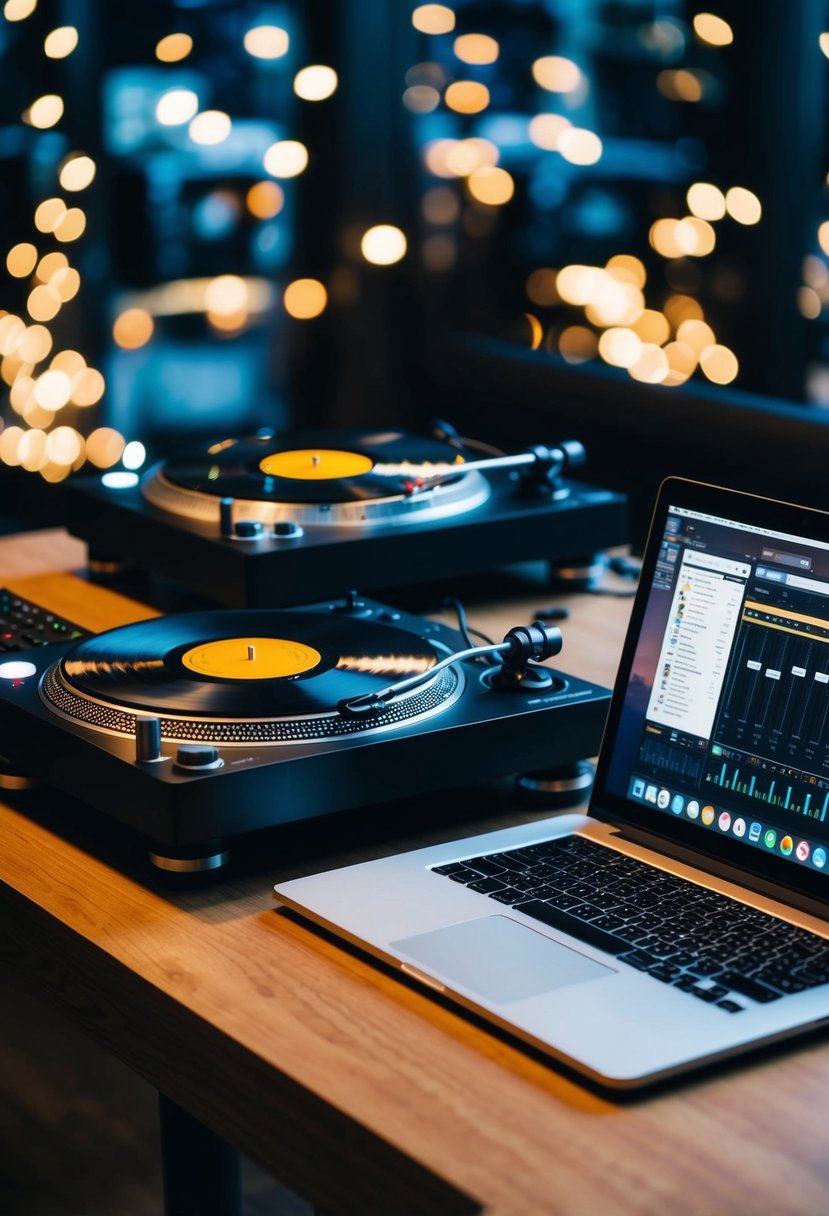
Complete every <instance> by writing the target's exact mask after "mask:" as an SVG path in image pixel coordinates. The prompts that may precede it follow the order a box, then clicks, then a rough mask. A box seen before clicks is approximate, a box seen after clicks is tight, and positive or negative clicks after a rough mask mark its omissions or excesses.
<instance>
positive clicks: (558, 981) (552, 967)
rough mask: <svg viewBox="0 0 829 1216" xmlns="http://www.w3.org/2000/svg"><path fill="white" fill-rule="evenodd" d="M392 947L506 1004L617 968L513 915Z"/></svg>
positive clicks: (405, 939) (434, 971)
mask: <svg viewBox="0 0 829 1216" xmlns="http://www.w3.org/2000/svg"><path fill="white" fill-rule="evenodd" d="M390 944H391V945H392V946H393V947H394V948H395V949H396V950H399V951H400V953H401V954H406V955H408V956H409V957H410V958H412V959H415V960H416V961H417V962H418V963H422V964H423V965H424V966H425V967H427V968H428V970H429V971H430V972H431V973H432V974H434V975H435V976H437V977H439V978H441V979H445V980H447V981H449V983H450V984H451V983H453V982H454V983H457V984H463V986H464V987H465V988H470V989H472V990H473V991H474V992H478V993H480V995H481V996H485V997H486V998H487V999H488V1000H490V1001H499V1002H501V1003H506V1002H508V1001H523V1000H526V998H527V997H531V996H538V995H539V994H540V993H542V992H552V991H553V990H554V989H556V988H567V987H569V986H570V985H571V984H583V983H584V982H585V981H586V980H598V979H602V978H604V977H605V976H609V975H616V972H615V971H614V970H613V968H612V967H605V966H603V965H602V964H601V963H597V962H594V960H593V959H591V958H586V957H585V955H583V954H578V953H577V952H576V951H575V950H571V949H569V947H568V946H563V945H562V944H561V943H560V942H554V941H552V940H551V939H550V938H549V937H545V936H544V935H543V934H542V933H536V932H535V930H534V929H529V928H527V927H526V926H525V925H519V924H518V922H517V921H514V920H511V919H510V918H509V917H508V916H484V917H482V918H481V919H480V920H470V921H466V922H465V923H464V924H461V925H449V926H448V928H445V929H433V930H432V931H431V932H430V933H418V934H417V935H416V936H415V937H402V938H400V939H399V941H396V942H391V943H390Z"/></svg>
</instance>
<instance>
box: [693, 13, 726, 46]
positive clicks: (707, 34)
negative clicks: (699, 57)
mask: <svg viewBox="0 0 829 1216" xmlns="http://www.w3.org/2000/svg"><path fill="white" fill-rule="evenodd" d="M694 33H695V34H696V36H697V38H699V40H700V42H707V43H708V45H709V46H730V45H731V43H732V42H733V41H734V31H733V30H732V28H731V26H730V25H729V24H728V22H727V21H725V20H724V19H723V18H722V17H717V16H715V14H714V13H697V14H696V16H695V17H694Z"/></svg>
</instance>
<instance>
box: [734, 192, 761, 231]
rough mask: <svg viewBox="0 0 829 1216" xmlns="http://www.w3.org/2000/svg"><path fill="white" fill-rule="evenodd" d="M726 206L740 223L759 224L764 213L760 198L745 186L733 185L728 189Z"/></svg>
mask: <svg viewBox="0 0 829 1216" xmlns="http://www.w3.org/2000/svg"><path fill="white" fill-rule="evenodd" d="M725 208H726V211H727V212H728V214H729V215H730V216H731V218H732V219H733V220H736V221H737V223H738V224H759V222H760V220H761V218H762V215H763V207H762V204H761V202H760V200H759V198H758V197H757V195H756V194H754V193H753V191H751V190H747V189H746V188H745V186H732V187H731V189H730V190H728V191H726V195H725Z"/></svg>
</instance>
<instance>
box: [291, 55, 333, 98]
mask: <svg viewBox="0 0 829 1216" xmlns="http://www.w3.org/2000/svg"><path fill="white" fill-rule="evenodd" d="M337 83H338V82H337V73H336V72H335V71H334V69H333V68H329V67H326V66H325V65H324V64H321V63H314V64H311V65H309V66H308V67H307V68H302V69H301V70H300V71H299V72H297V74H296V76H295V77H294V92H295V93H296V95H297V97H301V98H302V100H303V101H325V99H326V97H331V96H332V94H333V93H335V92H336V89H337Z"/></svg>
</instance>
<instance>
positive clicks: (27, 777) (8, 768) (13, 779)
mask: <svg viewBox="0 0 829 1216" xmlns="http://www.w3.org/2000/svg"><path fill="white" fill-rule="evenodd" d="M37 784H38V780H37V777H33V776H32V774H31V773H27V772H26V770H25V769H22V768H18V766H17V765H16V764H13V763H12V762H11V760H9V758H8V757H7V756H0V790H4V791H5V792H6V793H9V794H11V793H15V794H19V793H22V791H23V790H31V789H34V787H35V786H36V785H37Z"/></svg>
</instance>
